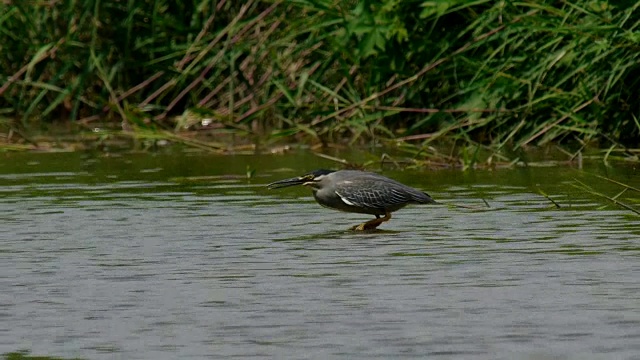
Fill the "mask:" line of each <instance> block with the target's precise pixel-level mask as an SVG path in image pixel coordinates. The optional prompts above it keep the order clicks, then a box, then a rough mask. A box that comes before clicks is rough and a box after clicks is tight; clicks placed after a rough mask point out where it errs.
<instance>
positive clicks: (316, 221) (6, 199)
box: [0, 153, 640, 359]
mask: <svg viewBox="0 0 640 360" xmlns="http://www.w3.org/2000/svg"><path fill="white" fill-rule="evenodd" d="M327 167H335V165H334V164H333V163H331V162H329V161H327V160H324V159H320V158H318V157H316V156H314V155H312V154H307V153H300V154H296V155H285V156H279V155H278V156H276V155H273V156H271V155H264V156H211V155H206V154H199V153H193V154H189V153H185V154H162V153H159V154H142V153H141V154H124V155H120V156H105V155H103V154H90V153H59V154H56V153H53V154H44V153H43V154H37V153H31V154H26V153H4V154H0V199H1V200H0V214H2V215H1V216H0V229H1V231H0V324H2V325H1V326H0V354H2V353H8V352H13V351H18V350H28V351H30V352H31V353H32V354H38V355H47V356H60V357H65V358H71V357H79V358H85V359H178V358H181V359H182V358H193V359H205V358H275V359H373V358H379V359H389V358H407V359H413V358H430V359H453V358H472V359H640V300H639V299H640V296H639V294H640V217H638V216H637V215H636V214H634V213H633V212H631V211H629V210H627V209H624V208H621V207H616V206H615V205H613V204H611V203H610V202H609V201H608V200H607V199H605V198H602V197H598V196H595V195H593V194H590V193H587V192H585V191H583V190H581V189H580V188H578V187H576V184H577V183H576V181H577V180H579V181H581V182H583V183H585V184H589V186H592V188H593V189H594V191H597V192H599V193H603V194H606V195H607V196H610V197H613V196H615V195H616V194H617V193H619V192H620V191H621V190H622V189H623V188H622V187H621V186H619V185H617V184H614V183H611V182H608V181H605V180H603V179H601V178H598V177H596V176H595V174H599V175H602V176H608V177H611V178H613V179H616V180H617V181H621V182H623V183H626V184H629V185H631V186H636V187H640V176H638V172H637V171H636V170H635V169H634V168H633V167H631V166H628V165H625V166H617V167H613V168H606V167H604V166H601V165H600V164H598V163H594V164H586V165H585V168H584V169H582V170H578V169H574V168H570V167H529V168H516V169H504V170H494V171H489V170H478V171H471V172H462V171H458V170H439V171H428V170H425V171H398V170H393V169H385V170H384V171H382V173H383V174H384V175H387V176H389V177H393V178H395V179H397V180H399V181H401V182H404V183H406V184H407V185H411V186H413V187H416V188H420V189H423V190H424V191H426V192H428V193H429V194H430V195H431V196H432V197H433V198H434V199H436V200H438V201H440V202H442V203H445V204H462V205H467V206H472V207H476V208H478V209H477V210H473V209H463V208H452V207H447V206H444V205H433V206H415V205H414V206H408V207H406V208H405V209H402V210H400V211H398V212H396V213H394V217H393V219H391V221H389V222H387V223H384V224H383V225H382V226H380V228H379V231H375V232H364V233H358V232H353V231H350V230H348V229H349V228H350V227H351V226H353V225H356V224H358V223H361V222H363V221H366V220H369V219H370V217H369V216H368V215H359V214H345V213H340V212H337V211H333V210H329V209H325V208H322V207H320V206H319V205H318V204H317V203H315V201H314V200H313V198H312V197H311V194H310V191H309V189H307V188H303V187H299V188H286V189H278V190H268V189H266V188H265V186H264V185H265V184H267V183H269V182H272V181H275V180H279V179H282V178H286V177H292V176H296V175H300V174H302V173H304V172H306V171H309V170H313V169H315V168H327ZM247 169H250V170H254V171H255V173H254V175H253V176H252V177H251V178H250V179H247V176H246V174H247ZM371 170H376V171H378V170H380V168H379V167H377V168H376V167H373V166H372V167H371ZM543 193H544V194H547V195H548V196H549V197H550V198H551V199H553V200H554V201H555V202H557V203H558V204H559V205H560V208H557V207H556V206H554V204H553V203H552V202H551V201H550V200H548V199H547V198H545V196H543V195H542V194H543ZM637 195H638V194H637V193H633V192H632V191H627V192H626V193H624V194H623V195H622V196H621V197H620V198H619V200H621V201H623V202H624V203H626V204H629V205H630V206H633V207H636V206H637V205H638V200H639V199H638V196H637ZM485 201H486V203H487V204H488V205H489V206H490V207H487V206H486V205H485Z"/></svg>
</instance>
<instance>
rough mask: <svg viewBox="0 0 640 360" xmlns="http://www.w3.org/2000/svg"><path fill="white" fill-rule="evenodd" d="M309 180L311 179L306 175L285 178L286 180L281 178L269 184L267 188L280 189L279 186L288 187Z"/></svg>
mask: <svg viewBox="0 0 640 360" xmlns="http://www.w3.org/2000/svg"><path fill="white" fill-rule="evenodd" d="M307 181H309V180H308V179H306V178H304V177H294V178H291V179H284V180H279V181H276V182H272V183H271V184H269V185H267V188H269V189H279V188H283V187H288V186H294V185H302V184H304V183H306V182H307Z"/></svg>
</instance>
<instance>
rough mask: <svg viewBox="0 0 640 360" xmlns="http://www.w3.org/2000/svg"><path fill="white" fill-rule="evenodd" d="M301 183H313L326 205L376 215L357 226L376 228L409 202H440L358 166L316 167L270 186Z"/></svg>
mask: <svg viewBox="0 0 640 360" xmlns="http://www.w3.org/2000/svg"><path fill="white" fill-rule="evenodd" d="M300 184H301V185H305V186H309V187H311V189H312V191H313V197H314V198H315V199H316V201H317V202H318V203H319V204H320V205H322V206H325V207H328V208H332V209H337V210H341V211H346V212H354V213H361V214H371V215H375V216H376V219H373V220H371V221H368V222H366V223H364V224H361V225H359V226H357V227H354V229H356V230H370V229H375V228H376V227H377V226H379V225H380V224H381V223H382V222H384V221H388V220H389V219H391V213H392V212H394V211H397V210H399V209H402V208H403V207H405V206H407V205H408V204H435V203H436V202H435V201H434V200H433V199H432V198H431V197H430V196H429V195H428V194H426V193H424V192H422V191H419V190H416V189H414V188H411V187H409V186H406V185H404V184H401V183H399V182H397V181H395V180H393V179H389V178H388V177H385V176H382V175H379V174H376V173H372V172H366V171H358V170H339V171H331V170H316V171H313V172H310V173H308V174H305V175H302V176H299V177H296V178H291V179H284V180H280V181H276V182H273V183H271V184H269V185H267V186H268V187H269V188H270V189H277V188H281V187H287V186H292V185H300ZM380 216H384V217H383V218H380Z"/></svg>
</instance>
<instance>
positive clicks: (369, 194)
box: [335, 179, 415, 213]
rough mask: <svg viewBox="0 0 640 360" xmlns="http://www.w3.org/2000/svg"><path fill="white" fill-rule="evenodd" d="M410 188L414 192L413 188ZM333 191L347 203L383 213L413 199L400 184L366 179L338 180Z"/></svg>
mask: <svg viewBox="0 0 640 360" xmlns="http://www.w3.org/2000/svg"><path fill="white" fill-rule="evenodd" d="M398 185H400V186H398ZM410 190H411V191H414V192H415V190H413V189H410ZM335 193H336V195H338V196H339V197H340V198H341V199H342V201H343V202H344V203H345V204H347V205H351V206H356V207H358V208H363V209H367V210H372V211H380V212H381V213H384V211H385V210H386V209H389V208H393V207H396V206H402V205H406V204H407V203H409V202H413V201H414V199H413V197H412V196H411V194H410V193H409V192H407V189H406V187H405V186H404V185H402V184H399V183H393V184H387V183H386V182H383V181H367V180H366V179H362V180H361V179H355V180H350V181H341V182H338V183H337V184H336V185H335Z"/></svg>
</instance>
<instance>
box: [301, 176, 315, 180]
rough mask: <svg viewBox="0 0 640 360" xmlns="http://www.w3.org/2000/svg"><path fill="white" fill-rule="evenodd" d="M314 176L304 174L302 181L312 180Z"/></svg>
mask: <svg viewBox="0 0 640 360" xmlns="http://www.w3.org/2000/svg"><path fill="white" fill-rule="evenodd" d="M314 178H315V176H313V175H305V176H304V178H303V180H304V181H313V179H314Z"/></svg>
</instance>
